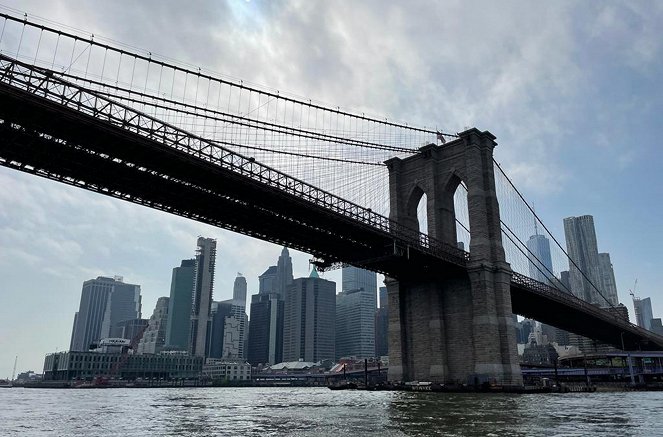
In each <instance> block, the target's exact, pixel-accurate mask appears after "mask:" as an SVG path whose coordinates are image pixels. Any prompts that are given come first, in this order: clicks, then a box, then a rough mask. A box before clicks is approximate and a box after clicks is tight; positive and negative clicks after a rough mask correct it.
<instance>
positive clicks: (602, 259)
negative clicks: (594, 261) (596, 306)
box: [599, 253, 619, 306]
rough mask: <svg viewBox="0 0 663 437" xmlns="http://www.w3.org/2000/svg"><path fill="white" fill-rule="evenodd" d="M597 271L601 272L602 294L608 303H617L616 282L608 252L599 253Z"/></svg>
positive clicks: (615, 304) (613, 304)
mask: <svg viewBox="0 0 663 437" xmlns="http://www.w3.org/2000/svg"><path fill="white" fill-rule="evenodd" d="M599 272H600V274H601V291H602V292H603V295H604V296H605V297H606V298H607V299H608V302H610V305H612V306H617V305H619V297H618V296H617V282H616V281H615V272H614V270H613V268H612V262H611V261H610V254H609V253H599ZM602 306H606V305H605V304H604V305H602Z"/></svg>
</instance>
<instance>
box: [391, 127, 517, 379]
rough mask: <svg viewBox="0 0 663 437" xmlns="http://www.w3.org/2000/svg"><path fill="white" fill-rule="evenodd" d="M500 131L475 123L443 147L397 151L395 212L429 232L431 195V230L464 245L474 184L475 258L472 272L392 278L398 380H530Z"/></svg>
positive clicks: (394, 163)
mask: <svg viewBox="0 0 663 437" xmlns="http://www.w3.org/2000/svg"><path fill="white" fill-rule="evenodd" d="M495 146H496V143H495V137H494V136H493V135H492V134H491V133H490V132H487V131H486V132H480V131H479V130H477V129H474V128H473V129H469V130H467V131H465V132H462V133H460V134H459V138H458V139H456V140H454V141H450V142H448V143H446V144H443V145H435V144H429V145H427V146H424V147H422V148H421V149H420V152H419V153H418V154H416V155H414V156H411V157H408V158H405V159H400V158H393V159H390V160H389V161H387V162H386V164H387V166H388V168H389V186H390V218H391V219H392V220H394V221H396V222H398V223H400V224H402V225H405V226H408V227H410V228H414V229H419V224H418V221H417V206H418V204H419V201H420V199H421V198H422V197H423V195H424V194H426V199H427V205H426V211H427V217H428V233H429V236H430V237H432V238H435V239H437V240H439V241H442V242H444V243H447V244H450V245H452V246H454V247H456V245H457V234H456V222H455V211H454V193H455V192H456V189H457V188H458V186H459V185H460V184H461V182H462V183H464V184H465V186H466V187H467V193H468V194H467V204H468V213H469V223H470V235H471V239H470V247H469V249H470V260H469V261H468V264H467V267H468V268H467V271H465V272H451V271H449V272H445V271H439V272H431V274H428V275H426V276H421V275H419V276H417V275H410V276H408V275H404V276H402V277H399V278H398V280H395V279H391V278H387V279H386V280H385V284H386V285H387V290H388V299H389V305H388V306H389V379H390V380H392V381H399V380H400V381H414V380H419V381H433V382H442V383H466V384H482V383H495V384H500V385H522V376H521V373H520V366H519V364H518V353H517V349H516V336H515V328H514V322H513V316H512V311H511V295H510V281H511V275H512V270H511V267H510V265H509V264H508V263H507V262H506V260H505V255H504V248H503V247H502V236H501V231H500V212H499V206H498V202H497V195H496V191H495V177H494V173H493V148H494V147H495Z"/></svg>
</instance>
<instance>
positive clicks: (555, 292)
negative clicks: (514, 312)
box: [511, 272, 663, 344]
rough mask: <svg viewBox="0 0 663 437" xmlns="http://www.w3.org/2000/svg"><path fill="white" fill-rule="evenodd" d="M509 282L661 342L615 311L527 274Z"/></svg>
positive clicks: (662, 340)
mask: <svg viewBox="0 0 663 437" xmlns="http://www.w3.org/2000/svg"><path fill="white" fill-rule="evenodd" d="M511 282H512V283H515V284H517V285H518V286H520V287H522V288H526V289H528V290H531V291H535V292H537V293H539V294H544V295H548V296H554V297H555V298H556V300H558V301H561V302H570V303H572V304H573V305H574V306H576V307H578V308H582V310H583V311H585V312H587V313H591V314H593V315H595V316H597V317H599V318H601V319H603V320H609V321H611V322H613V323H614V324H616V325H621V326H622V327H623V328H624V329H625V330H628V331H631V332H637V333H638V334H639V335H642V336H644V337H659V339H660V341H661V344H663V336H660V335H658V334H656V333H654V332H651V331H649V330H647V329H644V328H641V327H640V326H638V325H635V324H633V323H631V322H629V321H627V320H625V319H623V318H622V317H619V316H618V315H616V314H615V313H612V312H610V311H607V310H605V309H603V308H600V307H598V306H596V305H593V304H591V303H589V302H586V301H584V300H582V299H580V298H579V297H577V296H574V295H573V294H570V293H566V292H563V291H561V290H559V289H558V288H556V287H553V286H550V285H548V284H544V283H543V282H539V281H537V280H534V279H532V278H530V277H528V276H525V275H522V274H520V273H516V272H514V273H513V276H512V277H511Z"/></svg>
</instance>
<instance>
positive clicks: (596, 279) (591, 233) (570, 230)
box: [564, 215, 608, 306]
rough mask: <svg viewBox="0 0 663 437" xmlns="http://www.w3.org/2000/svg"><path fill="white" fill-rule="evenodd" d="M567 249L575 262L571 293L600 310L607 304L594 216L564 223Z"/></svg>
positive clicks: (568, 218) (571, 271)
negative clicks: (604, 296) (602, 285)
mask: <svg viewBox="0 0 663 437" xmlns="http://www.w3.org/2000/svg"><path fill="white" fill-rule="evenodd" d="M564 235H565V237H566V249H567V251H568V254H569V256H570V257H571V259H572V260H573V262H569V272H570V282H571V290H572V292H573V294H575V295H576V296H577V297H579V298H580V299H583V300H584V301H586V302H589V303H592V304H594V305H598V306H606V305H607V304H608V302H606V300H605V299H604V298H603V297H602V296H601V294H600V287H601V274H600V268H599V252H598V246H597V243H596V232H595V230H594V218H593V217H592V216H591V215H583V216H580V217H567V218H565V219H564Z"/></svg>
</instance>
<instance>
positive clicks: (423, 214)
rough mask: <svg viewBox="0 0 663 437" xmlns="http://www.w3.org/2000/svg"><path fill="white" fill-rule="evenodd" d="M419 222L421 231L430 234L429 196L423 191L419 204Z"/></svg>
mask: <svg viewBox="0 0 663 437" xmlns="http://www.w3.org/2000/svg"><path fill="white" fill-rule="evenodd" d="M417 224H418V225H419V232H421V233H422V234H426V235H429V234H428V196H426V193H423V194H422V196H421V198H420V199H419V204H418V205H417Z"/></svg>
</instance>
